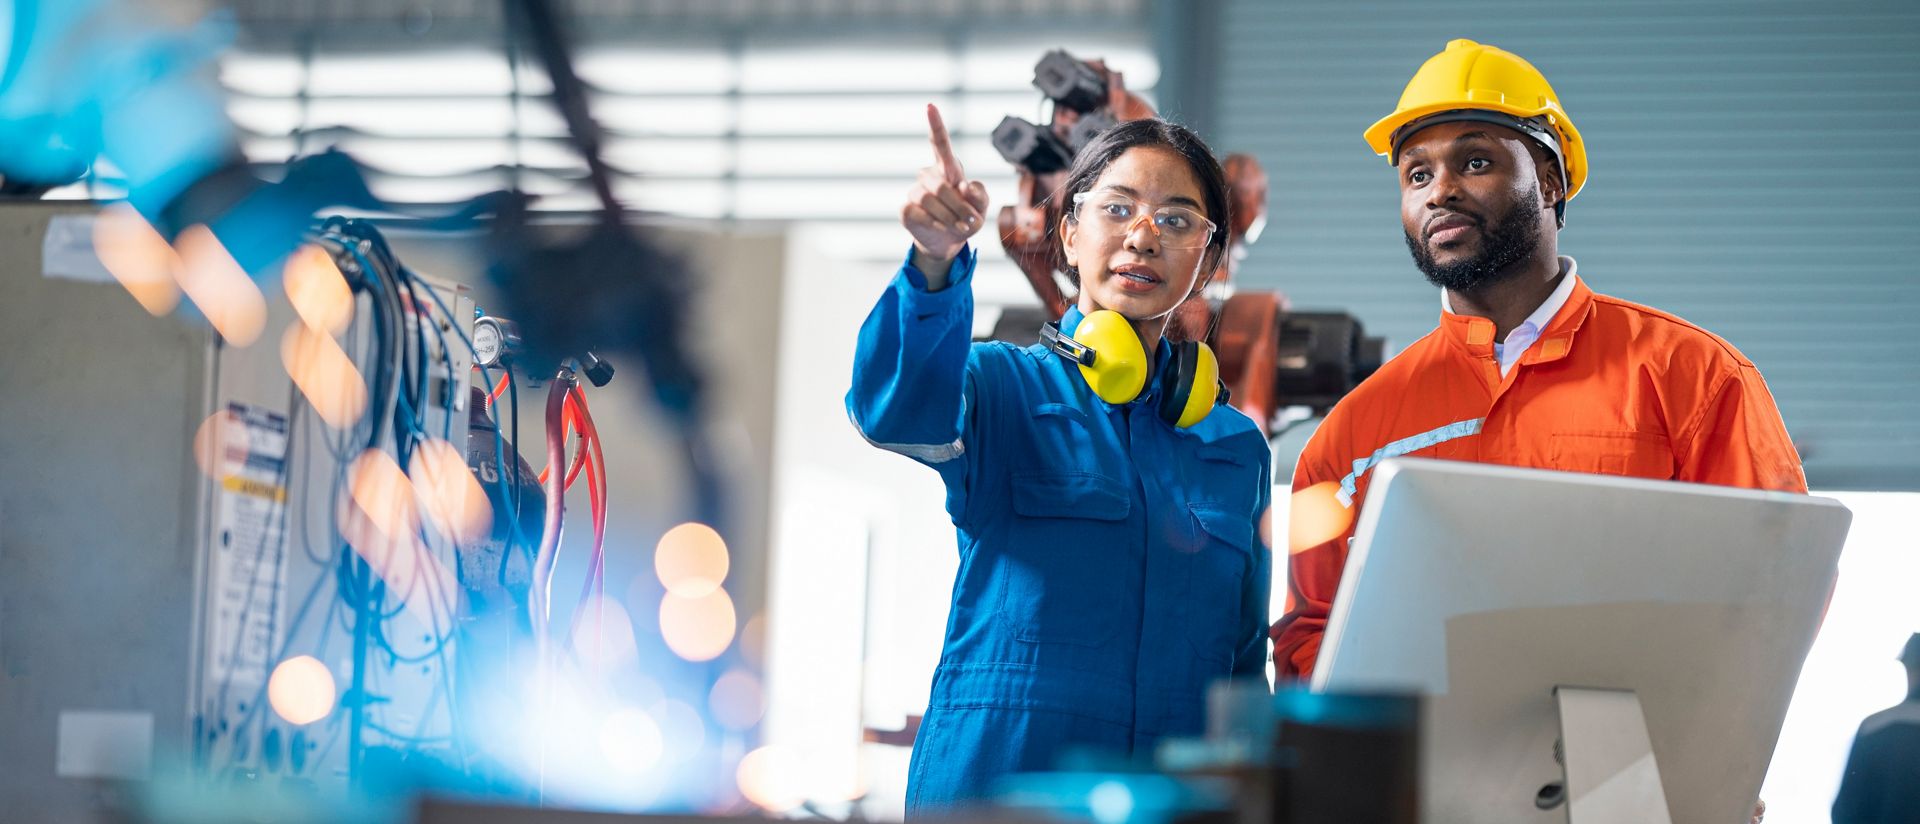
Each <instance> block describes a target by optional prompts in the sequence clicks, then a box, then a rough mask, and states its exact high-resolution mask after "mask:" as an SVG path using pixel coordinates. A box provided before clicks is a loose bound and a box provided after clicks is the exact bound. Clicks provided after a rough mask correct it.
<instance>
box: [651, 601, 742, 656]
mask: <svg viewBox="0 0 1920 824" xmlns="http://www.w3.org/2000/svg"><path fill="white" fill-rule="evenodd" d="M733 630H734V614H733V599H732V598H730V597H728V596H727V591H726V590H724V589H716V590H714V591H712V592H709V593H707V594H706V595H702V596H700V597H698V598H687V597H683V596H680V595H675V594H673V593H672V592H669V593H667V594H666V595H665V596H663V597H662V598H661V599H660V635H661V637H663V638H665V639H666V642H667V648H668V649H671V650H673V653H674V654H675V655H678V656H680V657H681V658H685V659H687V660H688V661H711V660H713V659H715V658H718V657H720V653H723V652H726V651H727V646H728V645H730V644H732V643H733Z"/></svg>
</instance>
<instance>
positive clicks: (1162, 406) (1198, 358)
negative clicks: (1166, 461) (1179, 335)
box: [1156, 341, 1223, 429]
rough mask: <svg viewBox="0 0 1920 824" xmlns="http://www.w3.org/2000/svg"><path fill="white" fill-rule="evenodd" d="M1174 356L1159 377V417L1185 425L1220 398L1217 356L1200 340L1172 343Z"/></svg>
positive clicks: (1195, 421)
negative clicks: (1164, 372) (1165, 370)
mask: <svg viewBox="0 0 1920 824" xmlns="http://www.w3.org/2000/svg"><path fill="white" fill-rule="evenodd" d="M1174 346H1175V347H1177V348H1176V349H1175V350H1174V353H1173V360H1172V362H1171V363H1170V364H1169V365H1170V367H1171V368H1169V369H1168V370H1167V372H1166V374H1165V375H1162V376H1161V379H1160V389H1161V392H1160V403H1159V407H1158V409H1157V410H1156V411H1158V412H1159V413H1160V419H1161V420H1164V421H1166V422H1167V423H1170V424H1173V425H1174V426H1176V427H1179V428H1181V429H1185V428H1187V427H1189V426H1192V425H1194V424H1196V423H1199V422H1200V421H1202V420H1204V419H1205V418H1206V417H1207V413H1209V412H1212V411H1213V407H1214V405H1215V404H1218V403H1219V402H1220V396H1221V394H1222V393H1223V389H1222V388H1221V386H1220V360H1219V358H1216V357H1214V354H1213V347H1211V346H1208V345H1206V344H1205V343H1202V342H1199V341H1187V342H1183V343H1177V344H1174Z"/></svg>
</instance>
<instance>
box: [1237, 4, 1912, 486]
mask: <svg viewBox="0 0 1920 824" xmlns="http://www.w3.org/2000/svg"><path fill="white" fill-rule="evenodd" d="M1219 37H1220V43H1221V51H1220V52H1219V55H1218V60H1219V72H1220V78H1221V80H1220V83H1219V85H1218V94H1219V98H1218V99H1217V100H1215V101H1213V111H1214V112H1217V115H1216V123H1215V124H1212V125H1213V128H1212V129H1210V131H1211V132H1212V134H1211V135H1210V136H1211V137H1213V138H1214V142H1215V145H1216V147H1218V148H1219V149H1220V150H1221V151H1223V152H1224V151H1251V152H1254V153H1256V154H1258V156H1259V157H1260V159H1261V161H1262V162H1263V163H1264V164H1265V165H1266V167H1267V170H1268V171H1269V173H1270V175H1271V177H1272V183H1273V194H1272V200H1271V210H1272V211H1271V213H1270V223H1269V226H1268V229H1267V234H1266V236H1264V237H1263V238H1262V239H1261V240H1260V242H1259V244H1258V245H1257V246H1256V247H1255V248H1254V250H1253V254H1252V255H1251V257H1249V259H1248V260H1247V262H1246V265H1247V268H1246V270H1245V271H1246V274H1245V275H1243V283H1244V284H1245V285H1246V286H1249V287H1260V288H1279V289H1281V290H1283V291H1285V292H1287V293H1288V294H1289V295H1290V296H1291V297H1292V298H1293V300H1294V302H1295V305H1297V306H1303V307H1322V306H1331V307H1344V308H1347V309H1350V310H1352V311H1354V312H1355V313H1357V314H1359V315H1360V316H1361V317H1362V319H1363V320H1364V321H1365V322H1366V324H1367V327H1368V330H1369V331H1370V332H1373V333H1375V334H1380V333H1384V334H1386V335H1388V336H1389V338H1390V345H1391V346H1394V347H1396V348H1397V347H1399V346H1404V345H1405V344H1407V343H1408V342H1410V341H1412V340H1413V339H1415V338H1417V337H1418V336H1420V335H1422V334H1424V333H1425V332H1426V331H1428V330H1430V329H1432V328H1433V326H1434V324H1435V323H1436V318H1437V315H1438V312H1439V308H1438V305H1437V304H1438V301H1437V290H1435V289H1434V288H1433V287H1431V286H1428V285H1427V284H1426V282H1425V281H1424V280H1423V279H1422V278H1421V277H1420V275H1419V273H1418V272H1417V271H1416V270H1415V269H1414V268H1413V265H1412V262H1411V260H1410V259H1409V256H1408V254H1407V252H1406V248H1405V246H1404V244H1403V243H1402V239H1401V237H1400V224H1399V221H1398V217H1397V215H1398V200H1397V198H1398V195H1397V191H1396V189H1395V184H1394V177H1393V175H1392V174H1391V173H1390V172H1389V171H1388V169H1387V168H1386V163H1385V161H1384V160H1382V159H1380V158H1377V157H1375V156H1374V155H1373V154H1372V152H1370V151H1369V150H1368V149H1367V147H1366V145H1365V144H1364V143H1363V142H1362V141H1361V139H1360V132H1361V131H1362V130H1363V129H1364V128H1366V126H1367V125H1369V124H1371V123H1372V122H1373V121H1374V120H1375V119H1377V118H1379V117H1381V116H1383V115H1385V114H1386V113H1387V112H1388V111H1390V110H1391V109H1392V107H1393V105H1394V102H1395V101H1396V100H1397V99H1398V97H1399V94H1400V91H1401V89H1402V87H1403V86H1404V85H1405V84H1406V82H1407V79H1408V78H1409V77H1411V75H1412V73H1413V71H1414V70H1415V69H1416V68H1418V67H1419V65H1420V63H1421V62H1422V61H1424V60H1425V59H1426V58H1427V57H1429V56H1431V55H1432V54H1434V53H1435V52H1438V51H1439V50H1440V49H1441V48H1442V47H1444V46H1445V45H1446V42H1447V41H1448V40H1449V39H1452V38H1456V37H1467V38H1472V39H1475V40H1479V41H1481V42H1483V43H1490V44H1493V45H1497V46H1500V47H1502V48H1505V49H1507V50H1509V51H1513V52H1515V53H1518V54H1520V55H1521V56H1522V57H1525V58H1527V59H1528V60H1529V61H1531V62H1532V63H1533V64H1534V65H1535V66H1537V67H1539V68H1540V69H1541V71H1543V72H1545V73H1546V75H1547V77H1548V80H1549V81H1550V82H1551V83H1552V84H1553V85H1554V88H1555V89H1556V90H1557V91H1558V92H1559V93H1560V95H1561V97H1562V99H1563V101H1564V104H1565V106H1566V107H1567V111H1568V113H1569V114H1570V115H1571V116H1572V118H1573V119H1574V122H1575V123H1577V124H1578V125H1579V127H1580V129H1581V132H1582V134H1583V135H1584V136H1585V138H1586V140H1587V145H1588V151H1589V152H1590V157H1591V161H1592V166H1593V173H1592V177H1591V178H1590V179H1589V181H1588V183H1587V187H1586V189H1585V190H1584V191H1583V192H1581V194H1580V196H1579V198H1578V199H1576V200H1575V201H1573V202H1572V203H1571V204H1570V206H1569V209H1568V212H1567V228H1566V229H1565V231H1563V232H1562V233H1561V237H1560V247H1561V251H1562V253H1564V254H1570V255H1573V256H1574V257H1576V258H1578V259H1579V261H1580V272H1581V275H1582V276H1583V277H1585V278H1586V279H1587V280H1588V282H1589V284H1590V285H1592V286H1593V288H1594V289H1596V290H1598V291H1601V292H1605V293H1608V294H1613V295H1617V296H1620V297H1623V298H1626V299H1628V300H1634V301H1639V302H1642V303H1646V304H1650V305H1652V306H1655V307H1658V308H1661V309H1665V310H1667V311H1670V312H1673V313H1676V314H1678V315H1680V316H1681V317H1684V318H1687V319H1688V320H1691V321H1694V322H1695V323H1698V324H1700V325H1702V326H1705V327H1706V328H1708V329H1710V330H1712V331H1714V332H1716V333H1718V334H1720V335H1721V336H1723V337H1725V338H1727V339H1728V340H1730V341H1732V342H1733V343H1734V345H1736V346H1738V347H1739V348H1740V349H1741V350H1742V351H1743V352H1745V353H1746V354H1747V356H1748V357H1750V358H1752V359H1753V360H1754V362H1755V363H1757V364H1759V366H1760V369H1761V371H1762V373H1763V374H1765V376H1766V377H1767V380H1768V382H1769V384H1770V386H1771V387H1772V388H1773V392H1774V394H1775V397H1776V398H1777V399H1778V400H1779V403H1780V408H1781V411H1782V413H1783V414H1784V416H1785V417H1786V421H1787V426H1788V428H1789V429H1790V430H1791V431H1792V434H1793V437H1794V440H1795V442H1796V443H1798V444H1799V446H1800V448H1801V451H1802V453H1803V456H1804V458H1805V460H1806V466H1807V474H1808V479H1809V481H1810V482H1811V483H1812V484H1813V485H1814V486H1815V487H1817V488H1822V489H1920V158H1916V154H1920V151H1917V150H1916V143H1917V142H1920V141H1917V140H1916V138H1920V4H1915V3H1912V2H1872V3H1865V2H1828V3H1812V2H1766V1H1764V0H1763V1H1762V2H1689V3H1669V2H1581V3H1540V2H1512V1H1511V0H1478V1H1477V2H1453V3H1447V4H1444V5H1438V4H1425V3H1413V2H1288V3H1276V2H1271V1H1270V0H1227V2H1226V4H1225V8H1224V11H1223V13H1222V15H1221V25H1220V31H1219Z"/></svg>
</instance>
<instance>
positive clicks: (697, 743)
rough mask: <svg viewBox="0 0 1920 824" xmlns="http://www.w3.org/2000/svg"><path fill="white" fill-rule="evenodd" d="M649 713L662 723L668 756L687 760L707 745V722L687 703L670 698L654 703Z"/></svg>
mask: <svg viewBox="0 0 1920 824" xmlns="http://www.w3.org/2000/svg"><path fill="white" fill-rule="evenodd" d="M649 714H650V715H652V716H653V718H654V720H655V721H657V722H659V724H660V737H661V739H662V740H663V741H664V742H665V744H664V747H665V749H666V755H667V758H669V759H671V760H674V761H685V760H687V759H689V758H692V757H693V756H695V755H698V754H699V753H700V749H701V748H702V747H705V746H706V745H707V722H706V721H705V720H704V719H702V718H701V717H700V711H699V710H696V709H694V708H693V707H690V706H687V704H686V703H684V702H681V701H675V700H673V699H671V698H669V699H667V700H665V701H661V702H659V703H657V704H654V705H653V709H652V711H651V712H650V713H649Z"/></svg>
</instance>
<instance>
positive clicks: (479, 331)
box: [473, 316, 520, 368]
mask: <svg viewBox="0 0 1920 824" xmlns="http://www.w3.org/2000/svg"><path fill="white" fill-rule="evenodd" d="M519 351H520V329H519V327H517V326H514V324H513V321H510V320H507V319H506V318H496V317H491V316H487V317H481V318H479V319H477V320H475V321H474V322H473V353H474V355H475V356H476V357H478V358H479V360H480V365H481V366H485V367H488V368H492V367H495V366H499V365H500V364H501V363H503V362H505V361H509V360H512V359H513V356H514V355H515V354H516V353H518V352H519Z"/></svg>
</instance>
